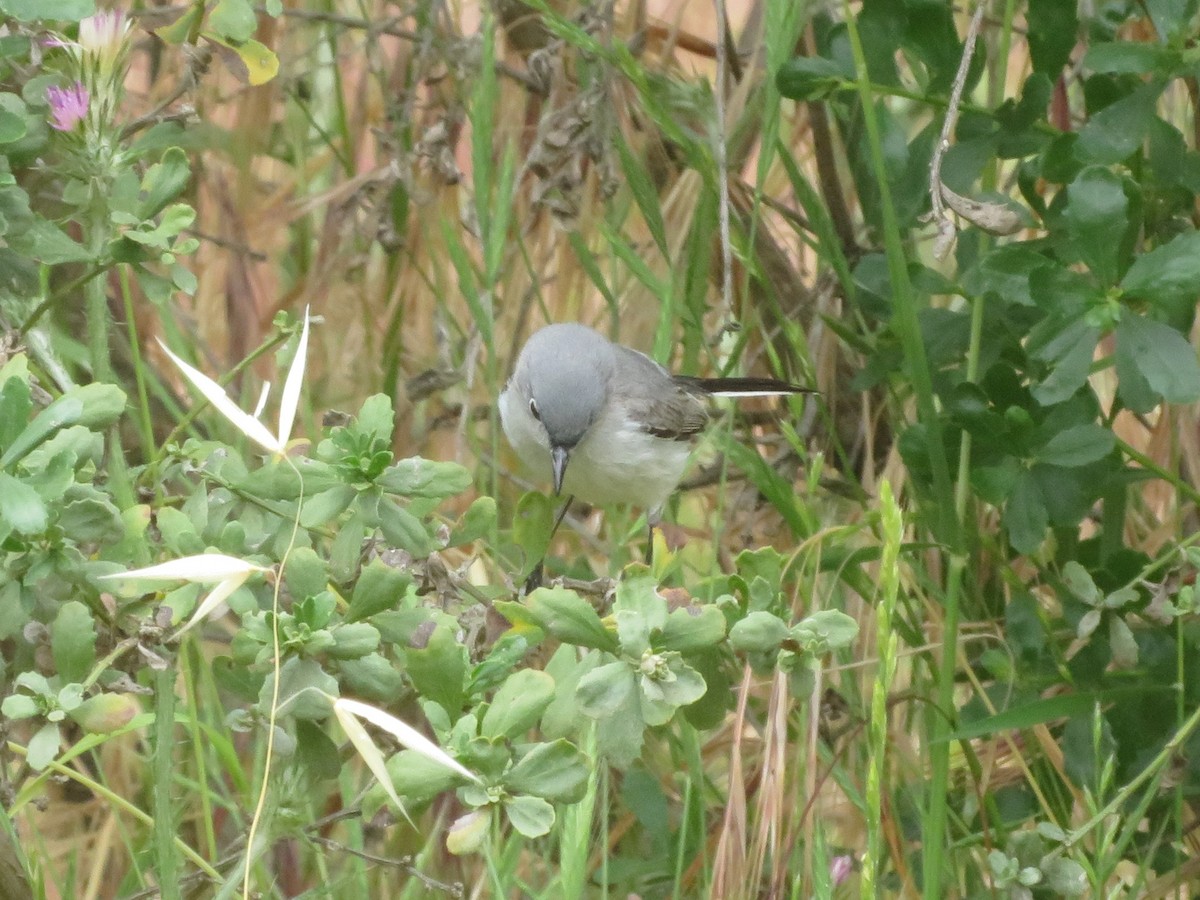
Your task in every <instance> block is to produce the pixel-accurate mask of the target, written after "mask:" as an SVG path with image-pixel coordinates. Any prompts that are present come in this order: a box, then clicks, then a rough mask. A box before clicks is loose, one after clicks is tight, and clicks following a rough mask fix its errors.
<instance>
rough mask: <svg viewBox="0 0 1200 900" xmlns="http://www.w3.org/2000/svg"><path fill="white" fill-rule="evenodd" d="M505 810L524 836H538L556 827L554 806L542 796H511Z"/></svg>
mask: <svg viewBox="0 0 1200 900" xmlns="http://www.w3.org/2000/svg"><path fill="white" fill-rule="evenodd" d="M504 812H505V814H506V815H507V816H508V821H509V822H511V823H512V827H513V828H514V829H516V830H517V832H519V833H520V834H521V836H522V837H527V838H538V837H541V836H542V835H545V834H549V833H550V829H551V828H553V827H554V807H553V806H551V805H550V804H549V803H547V802H546V801H545V800H543V799H542V798H541V797H509V798H508V799H507V800H505V801H504Z"/></svg>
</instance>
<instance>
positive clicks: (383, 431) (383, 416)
mask: <svg viewBox="0 0 1200 900" xmlns="http://www.w3.org/2000/svg"><path fill="white" fill-rule="evenodd" d="M350 427H351V428H353V429H354V430H356V431H359V432H362V433H363V434H369V435H371V436H372V437H376V438H378V439H380V440H381V441H384V442H385V443H387V444H391V442H392V432H393V431H394V430H395V428H396V416H395V413H394V412H393V411H392V398H391V397H389V396H388V395H387V394H372V395H371V396H370V397H368V398H367V399H366V400H364V401H363V405H362V407H361V408H360V409H359V411H358V415H357V416H355V417H354V424H353V425H352V426H350Z"/></svg>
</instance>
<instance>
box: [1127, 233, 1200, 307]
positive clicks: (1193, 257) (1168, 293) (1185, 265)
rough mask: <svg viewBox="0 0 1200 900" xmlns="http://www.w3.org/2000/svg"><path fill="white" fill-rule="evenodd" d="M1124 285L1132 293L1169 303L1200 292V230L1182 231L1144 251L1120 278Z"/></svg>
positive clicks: (1157, 302) (1128, 292) (1150, 299)
mask: <svg viewBox="0 0 1200 900" xmlns="http://www.w3.org/2000/svg"><path fill="white" fill-rule="evenodd" d="M1121 288H1122V289H1123V290H1124V291H1125V293H1126V294H1128V295H1129V296H1131V297H1137V298H1139V299H1143V300H1148V301H1150V302H1151V303H1155V304H1158V305H1159V306H1168V307H1169V306H1170V305H1171V304H1172V303H1173V302H1174V301H1177V300H1179V299H1180V298H1182V297H1194V296H1196V295H1197V294H1200V231H1189V232H1186V233H1184V234H1180V235H1178V236H1176V237H1175V238H1174V239H1172V240H1171V241H1169V242H1167V243H1166V244H1163V245H1162V246H1161V247H1155V248H1154V249H1153V250H1151V251H1150V252H1149V253H1143V254H1142V255H1141V256H1139V257H1138V258H1137V259H1136V260H1134V262H1133V265H1131V266H1130V267H1129V271H1128V272H1126V273H1125V277H1124V278H1122V279H1121Z"/></svg>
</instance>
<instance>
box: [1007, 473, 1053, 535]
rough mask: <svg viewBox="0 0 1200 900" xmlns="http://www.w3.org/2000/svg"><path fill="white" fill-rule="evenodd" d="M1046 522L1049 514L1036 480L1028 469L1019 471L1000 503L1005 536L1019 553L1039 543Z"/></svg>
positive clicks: (1048, 521) (1047, 523)
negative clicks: (1006, 501) (1005, 498)
mask: <svg viewBox="0 0 1200 900" xmlns="http://www.w3.org/2000/svg"><path fill="white" fill-rule="evenodd" d="M1049 524H1050V514H1049V513H1048V512H1047V511H1046V506H1045V504H1044V503H1043V502H1042V495H1041V492H1040V491H1039V490H1038V486H1037V482H1036V481H1035V480H1034V478H1033V475H1032V474H1031V473H1030V472H1029V471H1028V470H1026V471H1023V472H1022V473H1021V474H1020V475H1019V476H1018V477H1017V483H1016V485H1015V486H1014V487H1013V492H1012V494H1010V495H1009V498H1008V503H1007V504H1005V507H1004V527H1005V529H1007V531H1008V540H1009V542H1010V543H1011V544H1012V545H1013V547H1014V548H1015V549H1016V550H1017V551H1018V552H1019V553H1033V552H1034V551H1035V550H1037V549H1038V547H1040V546H1041V545H1042V541H1043V540H1044V539H1045V537H1046V527H1047V526H1048V525H1049Z"/></svg>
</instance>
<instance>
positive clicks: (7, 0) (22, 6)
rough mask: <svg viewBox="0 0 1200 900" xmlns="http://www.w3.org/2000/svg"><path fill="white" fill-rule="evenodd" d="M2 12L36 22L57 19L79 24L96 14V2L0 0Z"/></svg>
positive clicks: (85, 0) (78, 0) (76, 0)
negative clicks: (80, 21) (81, 20)
mask: <svg viewBox="0 0 1200 900" xmlns="http://www.w3.org/2000/svg"><path fill="white" fill-rule="evenodd" d="M0 12H4V13H5V14H7V15H10V16H12V17H13V18H14V19H20V20H21V21H22V22H35V21H37V20H39V19H50V20H55V19H57V20H58V21H60V22H78V21H79V20H80V19H86V18H87V17H88V16H92V15H95V14H96V2H95V0H0Z"/></svg>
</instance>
